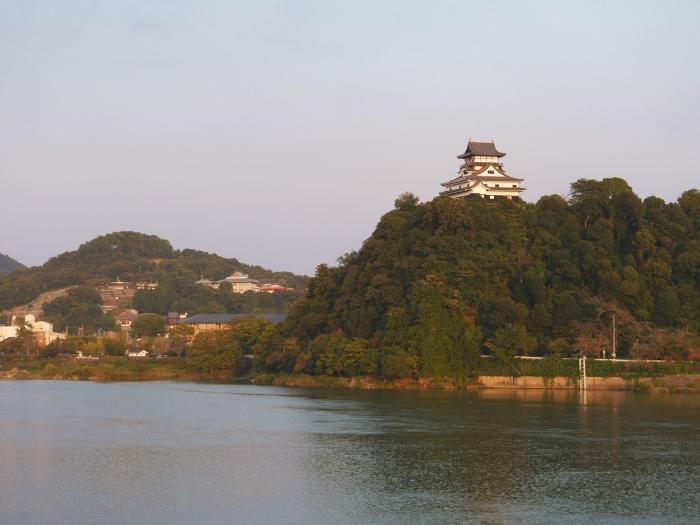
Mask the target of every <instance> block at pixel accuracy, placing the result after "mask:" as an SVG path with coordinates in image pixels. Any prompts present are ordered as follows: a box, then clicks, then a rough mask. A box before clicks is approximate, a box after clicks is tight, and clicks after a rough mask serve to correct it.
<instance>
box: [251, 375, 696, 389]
mask: <svg viewBox="0 0 700 525" xmlns="http://www.w3.org/2000/svg"><path fill="white" fill-rule="evenodd" d="M251 382H252V383H254V384H259V385H277V386H295V387H307V388H358V389H364V390H379V389H391V390H465V389H482V388H483V389H501V390H505V389H511V390H546V389H552V390H578V389H579V384H578V380H577V379H575V378H571V377H564V376H555V377H541V376H518V377H513V376H478V377H476V378H475V379H473V380H469V381H464V380H455V379H451V378H427V377H426V378H418V379H394V380H387V379H379V378H374V377H330V376H310V375H307V374H260V375H258V376H255V377H254V378H252V380H251ZM586 383H587V384H586V388H587V390H628V391H635V392H661V393H674V392H683V393H693V392H697V393H700V376H698V375H676V376H659V377H636V378H625V377H588V378H587V382H586Z"/></svg>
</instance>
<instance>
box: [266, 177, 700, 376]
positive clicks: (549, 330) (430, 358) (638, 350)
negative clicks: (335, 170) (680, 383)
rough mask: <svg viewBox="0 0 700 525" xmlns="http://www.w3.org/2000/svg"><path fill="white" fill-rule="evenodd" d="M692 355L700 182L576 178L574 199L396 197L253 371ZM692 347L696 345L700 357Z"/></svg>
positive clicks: (396, 372) (699, 265)
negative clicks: (667, 190) (636, 185)
mask: <svg viewBox="0 0 700 525" xmlns="http://www.w3.org/2000/svg"><path fill="white" fill-rule="evenodd" d="M613 314H614V315H615V317H616V323H617V326H616V327H617V334H616V335H617V351H618V357H640V358H662V359H687V358H689V357H691V356H692V355H693V354H694V353H696V352H697V335H698V332H699V331H700V192H699V191H698V190H690V191H687V192H685V193H683V195H682V196H681V197H680V198H679V199H678V200H677V202H670V203H667V202H664V201H663V200H662V199H660V198H657V197H649V198H646V199H644V200H641V199H640V198H639V197H638V196H637V195H635V193H634V192H633V191H632V189H631V188H630V187H629V185H628V184H627V183H626V182H625V181H624V180H622V179H619V178H610V179H603V180H601V181H596V180H589V179H581V180H578V181H577V182H575V183H573V184H572V185H571V193H570V197H569V199H568V200H566V199H564V198H562V197H560V196H557V195H550V196H545V197H542V198H541V199H540V200H539V201H538V202H537V203H534V204H528V203H524V202H511V201H499V202H495V203H491V202H486V201H483V200H481V199H474V200H471V199H469V200H459V201H456V200H451V199H449V198H436V199H434V200H433V201H430V202H426V203H422V204H421V203H419V202H418V199H417V198H415V197H414V196H413V195H411V194H404V195H402V196H401V197H399V198H398V199H397V200H396V203H395V209H394V210H392V211H390V212H389V213H387V214H386V215H384V216H383V217H382V218H381V220H380V221H379V224H378V225H377V228H376V230H375V231H374V233H373V234H372V235H371V237H370V238H369V239H367V240H366V241H365V242H364V244H363V245H362V247H361V248H360V249H359V250H358V251H357V252H352V253H349V254H347V255H345V256H344V257H342V258H341V259H340V260H339V264H338V265H337V266H336V267H329V266H326V265H321V266H319V267H318V268H317V272H316V275H315V277H314V278H313V279H311V281H310V283H309V287H308V292H307V295H306V296H305V297H304V298H303V299H301V300H300V301H298V302H297V303H296V304H295V305H294V306H293V308H292V309H291V313H290V315H289V317H288V319H287V320H286V321H285V322H284V323H283V324H282V325H280V326H279V327H278V328H276V329H275V330H274V331H273V332H271V333H268V334H267V335H266V336H265V338H264V339H265V340H264V341H261V343H260V344H259V345H258V346H257V350H256V351H257V358H258V359H257V363H258V367H259V369H261V370H267V371H286V372H305V373H310V374H329V375H345V376H352V375H361V374H377V375H380V376H383V377H410V376H414V377H415V376H419V375H423V376H442V375H462V374H469V373H473V372H474V371H475V370H476V369H477V368H478V367H479V366H480V363H482V362H483V360H482V359H481V358H480V355H482V354H490V355H493V356H494V357H496V358H500V359H502V360H508V359H509V356H513V355H516V354H517V355H526V354H529V355H542V356H567V355H574V354H581V353H583V354H587V355H600V354H601V352H602V351H604V350H605V351H607V352H608V354H607V355H608V356H609V355H610V353H609V352H610V350H611V323H612V315H613ZM696 357H697V354H696Z"/></svg>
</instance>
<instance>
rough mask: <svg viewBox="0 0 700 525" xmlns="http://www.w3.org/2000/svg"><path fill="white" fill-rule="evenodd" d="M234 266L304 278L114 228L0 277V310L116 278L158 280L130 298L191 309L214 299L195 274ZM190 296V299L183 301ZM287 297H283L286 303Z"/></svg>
mask: <svg viewBox="0 0 700 525" xmlns="http://www.w3.org/2000/svg"><path fill="white" fill-rule="evenodd" d="M234 271H241V272H245V273H248V274H250V276H251V277H253V278H259V279H278V280H283V281H285V282H287V283H288V284H289V285H290V286H292V287H294V288H296V289H297V290H298V291H300V292H301V291H302V290H303V288H304V285H305V282H306V278H305V277H304V276H299V275H295V274H293V273H290V272H273V271H271V270H266V269H264V268H262V267H260V266H251V265H248V264H244V263H242V262H240V261H238V260H236V259H227V258H224V257H220V256H218V255H215V254H211V253H206V252H202V251H197V250H189V249H186V250H174V249H173V247H172V246H171V244H170V243H169V242H168V241H166V240H164V239H161V238H159V237H157V236H155V235H144V234H142V233H136V232H116V233H110V234H108V235H103V236H100V237H97V238H95V239H93V240H92V241H89V242H86V243H84V244H82V245H81V246H80V247H79V248H78V249H77V250H75V251H70V252H66V253H63V254H61V255H58V256H56V257H53V258H51V259H50V260H49V261H47V262H46V263H45V264H44V265H42V266H39V267H33V268H26V269H21V270H17V271H15V272H13V273H12V274H10V275H6V276H0V309H3V308H10V307H12V306H16V305H21V304H25V303H27V302H29V301H31V300H32V299H34V298H35V297H37V296H38V295H39V294H40V293H42V292H44V291H47V290H53V289H57V288H64V287H67V286H74V285H82V284H87V285H95V284H99V283H101V282H103V281H107V280H115V279H117V278H120V279H121V280H122V281H158V282H159V284H160V286H159V288H158V291H157V292H152V293H149V292H141V291H139V292H137V295H136V297H135V298H134V300H135V301H136V300H142V301H145V302H146V303H148V302H150V304H152V306H153V308H154V311H167V310H168V309H170V308H173V307H174V306H176V305H177V304H178V302H179V304H180V306H183V307H184V308H183V310H182V311H186V309H187V307H188V306H192V307H193V308H192V309H191V310H190V311H192V310H197V309H198V308H206V306H212V307H214V306H215V305H214V304H211V305H208V303H210V302H212V301H213V303H216V300H217V298H218V295H217V294H216V293H215V291H214V290H203V289H202V288H201V287H198V286H197V285H195V283H194V282H195V281H196V280H197V279H199V277H200V275H202V274H203V275H206V276H207V277H209V278H210V279H222V278H223V277H225V276H226V275H229V274H230V273H231V272H234ZM228 295H232V294H230V293H229V294H228ZM264 295H268V294H264ZM139 297H140V299H139ZM190 298H193V299H192V301H194V302H192V301H189V302H188V299H190ZM263 299H265V298H263ZM227 300H229V299H227ZM236 300H238V301H241V299H240V298H234V299H230V301H236ZM261 300H262V299H261ZM267 300H268V301H270V300H271V299H269V298H267ZM290 300H291V299H290V298H287V302H289V301H290ZM234 307H235V305H234ZM216 308H217V310H215V311H220V310H221V309H224V310H225V309H226V308H227V306H226V305H223V306H222V305H219V306H218V307H216Z"/></svg>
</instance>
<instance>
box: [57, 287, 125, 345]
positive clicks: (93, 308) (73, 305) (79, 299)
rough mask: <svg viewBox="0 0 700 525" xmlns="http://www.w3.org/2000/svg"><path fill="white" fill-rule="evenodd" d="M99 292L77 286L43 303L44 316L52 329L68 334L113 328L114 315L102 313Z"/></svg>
mask: <svg viewBox="0 0 700 525" xmlns="http://www.w3.org/2000/svg"><path fill="white" fill-rule="evenodd" d="M101 304H102V300H101V299H100V294H99V293H97V291H96V290H95V289H94V288H90V287H88V286H78V287H76V288H71V289H70V290H68V294H67V295H65V296H63V297H58V298H56V299H54V300H53V301H51V302H49V303H46V304H45V305H44V318H45V319H46V320H47V321H49V322H51V323H53V328H54V330H56V331H58V332H63V331H67V332H68V333H69V334H78V333H80V332H83V333H86V334H87V333H93V332H97V331H99V330H114V329H115V328H116V326H115V324H114V317H112V316H111V315H107V314H104V313H103V312H102V308H101V307H100V305H101Z"/></svg>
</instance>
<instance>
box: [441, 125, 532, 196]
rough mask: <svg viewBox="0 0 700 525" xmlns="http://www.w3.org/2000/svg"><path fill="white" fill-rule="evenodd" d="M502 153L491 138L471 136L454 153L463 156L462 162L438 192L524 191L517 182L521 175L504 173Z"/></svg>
mask: <svg viewBox="0 0 700 525" xmlns="http://www.w3.org/2000/svg"><path fill="white" fill-rule="evenodd" d="M504 156H505V153H501V152H500V151H498V150H497V149H496V145H495V144H494V143H493V141H491V142H474V141H472V140H471V139H470V140H469V143H468V144H467V149H466V151H465V152H464V153H462V154H461V155H458V156H457V158H458V159H463V160H464V164H462V165H461V166H460V167H459V172H458V175H457V177H456V178H454V179H452V180H450V181H447V182H443V183H442V186H443V187H444V188H445V190H443V191H442V192H440V195H443V196H446V197H451V198H453V199H463V198H467V197H481V198H483V199H487V200H496V199H509V200H512V199H519V198H520V193H521V192H523V191H525V188H522V187H521V186H520V183H521V182H523V179H516V178H515V177H511V176H510V175H508V174H507V173H506V170H505V169H504V168H503V164H502V163H501V158H502V157H504Z"/></svg>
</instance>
